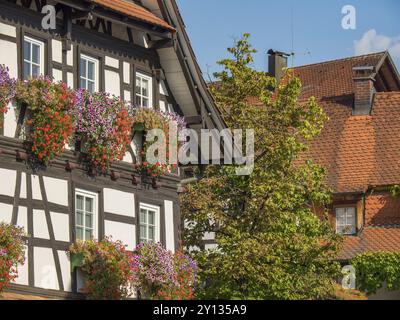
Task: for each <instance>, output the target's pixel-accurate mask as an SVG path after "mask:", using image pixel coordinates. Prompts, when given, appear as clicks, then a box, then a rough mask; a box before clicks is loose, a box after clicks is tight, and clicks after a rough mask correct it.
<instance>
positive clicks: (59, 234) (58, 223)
mask: <svg viewBox="0 0 400 320" xmlns="http://www.w3.org/2000/svg"><path fill="white" fill-rule="evenodd" d="M50 216H51V223H52V225H53V230H54V238H55V239H56V240H57V241H65V242H69V215H67V214H65V213H58V212H50Z"/></svg>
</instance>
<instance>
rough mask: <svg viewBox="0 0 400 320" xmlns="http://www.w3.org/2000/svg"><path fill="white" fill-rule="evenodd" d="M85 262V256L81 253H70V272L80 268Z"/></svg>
mask: <svg viewBox="0 0 400 320" xmlns="http://www.w3.org/2000/svg"><path fill="white" fill-rule="evenodd" d="M84 260H85V255H84V254H83V253H82V252H79V253H71V270H72V271H73V270H75V269H76V268H81V267H82V266H83V263H84Z"/></svg>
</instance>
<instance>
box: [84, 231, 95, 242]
mask: <svg viewBox="0 0 400 320" xmlns="http://www.w3.org/2000/svg"><path fill="white" fill-rule="evenodd" d="M92 235H93V233H92V230H85V240H90V239H91V238H92Z"/></svg>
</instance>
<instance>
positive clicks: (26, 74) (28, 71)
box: [24, 61, 31, 80]
mask: <svg viewBox="0 0 400 320" xmlns="http://www.w3.org/2000/svg"><path fill="white" fill-rule="evenodd" d="M30 75H31V64H30V63H29V62H26V61H25V62H24V79H25V80H28V79H29V77H30Z"/></svg>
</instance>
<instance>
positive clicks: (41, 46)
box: [22, 36, 45, 79]
mask: <svg viewBox="0 0 400 320" xmlns="http://www.w3.org/2000/svg"><path fill="white" fill-rule="evenodd" d="M25 42H29V44H30V46H31V56H30V57H29V58H30V60H26V59H25V51H24V52H23V56H22V59H23V64H22V69H23V76H24V79H25V62H27V63H29V65H30V70H29V76H30V77H32V65H36V66H38V67H39V75H44V72H45V71H44V42H43V41H40V40H37V39H34V38H31V37H29V36H24V44H23V50H25ZM32 44H35V45H37V46H39V54H40V57H39V65H38V64H37V63H35V62H33V61H32Z"/></svg>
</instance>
